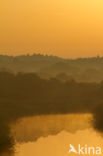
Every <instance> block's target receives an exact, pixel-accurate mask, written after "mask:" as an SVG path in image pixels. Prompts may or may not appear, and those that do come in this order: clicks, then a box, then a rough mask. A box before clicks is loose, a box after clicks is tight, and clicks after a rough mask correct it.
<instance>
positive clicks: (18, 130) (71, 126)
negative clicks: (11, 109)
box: [11, 114, 103, 156]
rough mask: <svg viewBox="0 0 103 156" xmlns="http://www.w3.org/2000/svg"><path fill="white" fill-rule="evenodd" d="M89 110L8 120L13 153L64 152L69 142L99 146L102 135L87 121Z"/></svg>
mask: <svg viewBox="0 0 103 156" xmlns="http://www.w3.org/2000/svg"><path fill="white" fill-rule="evenodd" d="M91 120H92V115H91V114H69V115H41V116H34V117H25V118H22V119H20V120H18V121H17V122H16V123H15V124H12V126H11V127H12V130H11V134H12V136H13V137H14V138H15V140H16V142H17V143H16V146H15V149H16V153H15V156H68V155H71V156H73V155H75V154H68V150H69V144H73V145H74V146H75V147H77V145H78V144H81V145H82V146H84V145H86V144H87V145H88V146H94V147H96V146H100V147H103V138H102V136H101V135H100V134H99V133H98V132H96V131H95V130H94V129H93V128H92V125H91Z"/></svg>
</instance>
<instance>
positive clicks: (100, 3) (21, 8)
mask: <svg viewBox="0 0 103 156" xmlns="http://www.w3.org/2000/svg"><path fill="white" fill-rule="evenodd" d="M27 53H29V54H33V53H42V54H49V55H57V56H60V57H68V58H75V57H91V56H97V55H100V56H103V0H49V1H48V0H1V1H0V54H7V55H21V54H27Z"/></svg>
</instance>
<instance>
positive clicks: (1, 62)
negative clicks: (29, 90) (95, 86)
mask: <svg viewBox="0 0 103 156" xmlns="http://www.w3.org/2000/svg"><path fill="white" fill-rule="evenodd" d="M0 70H1V71H2V70H3V71H4V70H5V71H11V72H14V73H17V72H24V73H25V72H26V73H28V72H34V73H38V75H39V76H41V77H42V78H46V79H49V78H51V77H56V78H59V79H60V80H61V81H65V80H67V79H68V80H70V79H75V80H76V81H82V82H100V81H101V80H103V57H93V58H78V59H63V58H59V57H56V56H48V55H45V56H44V55H40V54H34V55H32V56H30V55H22V56H16V57H13V56H5V55H0ZM61 75H62V76H61ZM65 78H66V79H65Z"/></svg>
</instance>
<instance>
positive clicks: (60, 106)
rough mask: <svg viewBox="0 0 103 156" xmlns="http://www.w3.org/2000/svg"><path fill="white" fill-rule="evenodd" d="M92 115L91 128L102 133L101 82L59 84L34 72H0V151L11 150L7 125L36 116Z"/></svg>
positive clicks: (102, 90) (11, 140)
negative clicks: (25, 117) (92, 126)
mask: <svg viewBox="0 0 103 156" xmlns="http://www.w3.org/2000/svg"><path fill="white" fill-rule="evenodd" d="M59 113H60V114H66V113H93V114H94V127H95V128H96V129H98V130H100V131H103V118H102V114H103V82H101V83H84V82H82V83H79V82H76V81H74V80H73V79H72V80H68V81H65V82H62V81H60V80H58V79H56V78H51V79H49V80H46V79H42V78H40V77H39V76H38V75H37V74H34V73H25V74H24V73H18V74H13V73H10V72H3V71H2V72H0V152H2V151H4V150H12V148H13V144H14V141H13V138H11V137H10V128H9V125H10V123H11V122H14V121H16V120H17V119H18V118H20V117H23V116H29V115H30V116H31V115H36V114H59Z"/></svg>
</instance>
